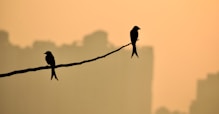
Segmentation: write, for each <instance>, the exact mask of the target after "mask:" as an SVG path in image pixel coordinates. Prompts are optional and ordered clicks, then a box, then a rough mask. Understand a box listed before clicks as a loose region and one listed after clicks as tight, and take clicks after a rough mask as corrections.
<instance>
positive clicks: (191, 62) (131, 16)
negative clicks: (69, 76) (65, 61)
mask: <svg viewBox="0 0 219 114" xmlns="http://www.w3.org/2000/svg"><path fill="white" fill-rule="evenodd" d="M218 6H219V1H218V0H208V1H207V0H135V1H133V0H126V1H119V0H110V1H103V0H92V1H91V0H79V1H77V2H76V1H73V0H61V1H60V0H46V1H45V0H16V1H14V0H1V1H0V29H3V30H7V31H8V32H9V33H10V41H11V42H12V43H13V44H16V45H20V46H22V47H25V46H31V44H32V43H33V42H34V41H36V40H44V41H48V40H50V41H54V42H55V43H56V44H57V45H61V44H70V43H72V42H74V41H81V40H82V38H83V37H84V36H85V35H87V34H90V33H92V32H94V31H96V30H105V31H106V32H107V33H108V37H109V41H110V42H112V43H113V44H115V45H117V46H120V45H124V44H126V43H127V42H129V30H130V29H131V28H132V26H133V25H139V26H140V27H141V30H140V33H139V34H140V37H139V38H140V41H139V42H138V45H139V46H143V45H149V46H153V47H154V51H155V65H154V66H155V68H154V85H153V110H155V109H157V108H158V107H160V106H166V107H168V108H169V109H170V110H176V109H177V110H181V111H188V110H189V106H190V104H191V101H192V100H193V99H194V98H195V93H196V82H197V80H198V79H203V78H204V77H206V75H207V74H208V73H215V72H218V71H219V64H218V63H219V53H218V51H219V45H218V42H219V21H218V20H219V13H218V12H219V7H218Z"/></svg>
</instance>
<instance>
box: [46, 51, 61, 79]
mask: <svg viewBox="0 0 219 114" xmlns="http://www.w3.org/2000/svg"><path fill="white" fill-rule="evenodd" d="M44 54H46V57H45V59H46V62H47V64H49V65H50V66H51V69H52V73H51V80H52V78H53V76H54V77H55V79H56V80H58V78H57V76H56V72H55V64H56V63H55V59H54V56H53V55H52V52H51V51H46V52H45V53H44Z"/></svg>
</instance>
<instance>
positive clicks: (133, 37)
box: [130, 26, 140, 58]
mask: <svg viewBox="0 0 219 114" xmlns="http://www.w3.org/2000/svg"><path fill="white" fill-rule="evenodd" d="M139 29H140V28H139V27H138V26H134V27H133V28H132V30H131V31H130V37H131V42H132V47H133V49H132V56H133V55H134V54H135V55H136V56H137V57H138V53H137V49H136V41H137V40H138V30H139ZM132 56H131V58H132Z"/></svg>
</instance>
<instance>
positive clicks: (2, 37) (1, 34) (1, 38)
mask: <svg viewBox="0 0 219 114" xmlns="http://www.w3.org/2000/svg"><path fill="white" fill-rule="evenodd" d="M8 36H9V35H8V32H6V31H4V30H0V47H1V48H2V47H4V46H8V45H9V40H8Z"/></svg>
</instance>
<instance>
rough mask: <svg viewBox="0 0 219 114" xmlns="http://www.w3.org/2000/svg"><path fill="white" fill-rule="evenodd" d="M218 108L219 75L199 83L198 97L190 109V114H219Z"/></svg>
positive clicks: (213, 75)
mask: <svg viewBox="0 0 219 114" xmlns="http://www.w3.org/2000/svg"><path fill="white" fill-rule="evenodd" d="M218 106H219V73H217V74H210V75H208V77H207V79H206V80H199V81H198V89H197V96H196V100H195V101H193V102H192V105H191V107H190V114H219V108H218Z"/></svg>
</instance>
